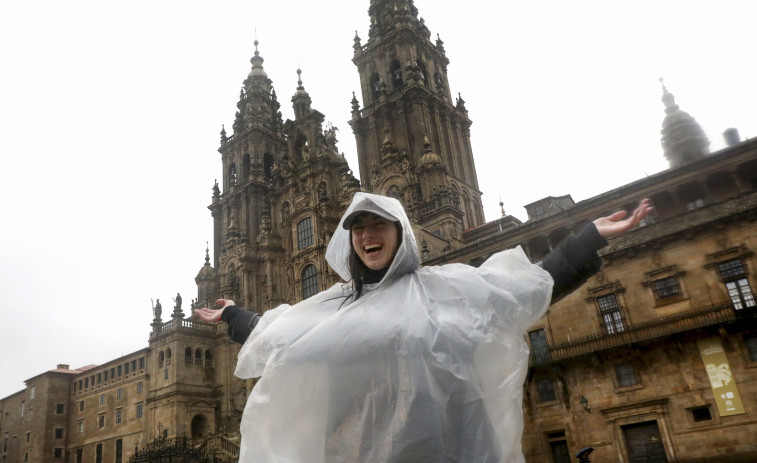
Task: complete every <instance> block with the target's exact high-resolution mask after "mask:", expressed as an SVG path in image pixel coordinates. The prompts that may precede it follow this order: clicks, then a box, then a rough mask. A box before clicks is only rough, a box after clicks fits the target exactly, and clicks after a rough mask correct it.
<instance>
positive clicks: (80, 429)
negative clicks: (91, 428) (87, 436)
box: [76, 420, 84, 434]
mask: <svg viewBox="0 0 757 463" xmlns="http://www.w3.org/2000/svg"><path fill="white" fill-rule="evenodd" d="M76 432H77V433H78V434H83V433H84V420H82V421H79V423H77V424H76Z"/></svg>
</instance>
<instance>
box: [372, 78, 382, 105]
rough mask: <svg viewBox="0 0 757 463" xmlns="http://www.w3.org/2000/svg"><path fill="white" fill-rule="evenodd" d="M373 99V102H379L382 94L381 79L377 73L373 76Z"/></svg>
mask: <svg viewBox="0 0 757 463" xmlns="http://www.w3.org/2000/svg"><path fill="white" fill-rule="evenodd" d="M370 85H371V97H372V98H373V101H378V99H379V95H380V94H381V77H379V75H378V73H377V72H374V73H373V75H372V76H371V81H370Z"/></svg>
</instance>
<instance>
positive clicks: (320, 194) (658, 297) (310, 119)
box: [0, 0, 757, 463]
mask: <svg viewBox="0 0 757 463" xmlns="http://www.w3.org/2000/svg"><path fill="white" fill-rule="evenodd" d="M368 13H369V17H370V29H369V32H368V37H367V39H366V40H365V41H363V39H361V38H360V37H358V36H357V35H356V36H355V38H354V43H353V50H354V54H353V63H354V64H355V66H356V67H357V72H358V74H359V77H360V84H361V91H360V94H359V95H353V98H352V107H351V119H350V121H349V124H350V126H351V128H352V132H353V134H354V136H355V143H356V146H357V155H358V166H357V168H358V172H359V180H358V176H356V175H355V172H354V171H353V170H352V167H351V166H349V165H348V163H347V161H346V160H345V158H344V155H343V154H341V153H340V151H339V148H338V144H337V143H338V142H337V138H336V130H335V128H334V127H332V126H329V125H324V121H325V119H326V118H325V116H324V115H323V114H322V113H321V112H319V111H318V110H317V109H316V108H313V107H312V104H311V103H312V101H311V98H310V95H309V93H308V92H307V91H306V90H305V85H304V84H303V82H302V79H301V75H300V71H299V70H298V75H300V79H299V81H298V85H297V87H296V89H294V93H293V95H292V96H291V99H290V101H289V103H287V104H291V105H292V108H293V110H294V120H283V118H282V115H281V112H280V106H281V104H280V102H279V99H278V95H277V93H276V91H275V90H274V85H273V82H272V81H271V79H269V78H268V75H267V74H266V71H265V67H264V59H263V56H262V55H261V52H260V51H259V47H260V44H259V43H258V42H257V41H255V43H254V50H253V56H252V59H251V60H250V61H251V68H250V71H249V74H248V75H247V77H246V78H245V79H244V81H243V87H242V89H241V92H240V95H239V100H238V103H237V108H236V114H235V119H234V123H233V126H232V127H230V128H229V129H230V130H229V132H227V130H226V128H225V127H224V128H223V129H222V130H221V133H220V146H219V149H218V151H219V153H220V155H221V156H220V160H221V165H222V172H223V176H222V179H221V181H220V183H219V182H217V183H216V184H215V185H214V186H213V190H212V191H213V193H212V197H211V198H210V205H209V206H208V208H209V209H210V216H211V217H212V221H213V230H214V237H213V246H212V249H213V252H212V255H211V252H210V249H207V250H206V255H205V263H204V265H203V266H202V267H201V268H200V270H199V273H198V274H197V277H196V279H195V281H196V283H197V295H196V298H193V299H192V301H191V302H190V304H188V305H189V306H190V307H188V308H186V309H185V308H184V307H183V303H182V299H181V296H180V295H177V296H176V298H175V299H174V305H173V307H167V308H166V310H163V307H162V305H161V304H160V302H158V304H156V306H155V308H154V318H153V320H152V323H151V325H150V326H149V327H146V329H148V328H149V330H150V337H149V344H148V346H146V347H145V348H144V349H141V350H139V351H137V352H133V353H131V354H128V355H125V356H123V357H119V358H116V359H113V360H112V361H110V362H108V363H105V364H102V365H87V366H82V367H77V368H71V367H70V366H69V365H64V364H61V365H58V366H57V368H55V369H53V370H49V371H46V372H42V373H40V374H39V375H37V376H35V377H33V378H29V379H26V380H25V388H24V389H23V390H21V391H19V392H18V393H16V394H13V395H10V396H8V397H5V398H2V399H0V439H2V440H3V446H2V449H0V450H1V451H0V461H1V462H2V463H17V462H26V461H30V462H53V463H54V462H57V461H60V462H75V463H83V462H96V463H101V462H113V461H115V462H117V463H121V462H126V461H130V462H149V461H186V462H190V461H197V462H203V461H207V462H211V461H212V462H233V461H236V460H237V457H238V453H239V441H240V435H239V423H240V419H241V415H242V410H243V408H244V405H245V402H246V398H247V396H248V394H249V392H250V390H251V389H252V388H253V387H254V386H255V384H254V381H253V380H240V379H238V378H235V377H234V375H233V372H234V367H235V364H236V356H237V353H238V351H239V345H238V344H235V343H233V342H232V341H231V340H230V339H229V337H228V335H227V333H226V327H225V325H224V324H219V325H210V324H207V323H203V322H201V321H199V320H198V319H196V318H195V317H193V316H191V315H192V309H193V308H195V307H199V306H205V307H212V306H213V304H214V301H215V300H216V299H217V298H219V297H223V298H227V299H233V300H235V301H236V302H237V304H238V305H239V306H241V307H246V308H250V309H252V310H255V311H258V312H265V311H266V310H269V309H271V308H274V307H276V306H278V305H280V304H283V303H290V304H291V303H295V302H298V301H300V300H303V299H305V298H308V297H310V296H312V295H314V294H316V293H317V292H319V291H321V290H323V289H325V288H327V287H329V286H331V285H333V284H335V283H338V282H340V281H341V280H340V279H339V277H338V276H337V275H336V274H335V273H334V272H333V271H332V270H331V269H330V268H329V267H328V265H327V264H326V261H325V251H326V246H327V244H328V242H329V239H330V237H331V235H332V233H333V231H334V230H335V228H336V227H337V225H338V223H339V220H340V218H341V215H342V213H343V212H344V210H345V209H346V207H347V205H348V204H349V203H350V201H351V199H352V196H353V194H354V193H355V192H357V191H368V192H373V193H378V194H382V195H387V196H392V197H395V198H397V199H398V200H399V201H400V202H401V203H402V204H403V205H404V207H405V209H406V211H407V213H408V216H409V217H410V219H411V221H412V223H413V232H414V233H415V236H416V239H417V242H418V245H419V248H420V249H419V251H420V256H421V261H422V263H423V265H441V264H445V263H453V262H455V263H464V264H468V265H472V266H478V265H480V264H481V263H482V262H484V261H485V260H486V259H487V258H488V257H489V256H491V255H492V254H493V253H495V252H497V251H500V250H504V249H510V248H514V247H516V246H521V247H522V248H523V249H524V251H525V252H526V254H527V255H528V257H529V258H530V259H531V260H532V261H533V262H537V261H540V260H541V259H542V258H543V257H544V256H545V255H546V254H548V253H549V252H550V251H551V250H552V249H553V248H554V247H555V246H556V245H557V244H558V243H560V242H561V240H562V239H563V238H565V237H566V236H567V235H569V234H570V233H572V232H576V231H578V230H579V229H580V228H581V227H582V226H583V225H585V224H586V223H587V222H589V221H591V220H593V219H594V218H596V217H600V216H604V215H608V214H609V213H612V212H614V211H617V210H621V209H624V210H627V211H630V210H633V208H634V207H635V206H636V204H637V203H638V201H639V199H641V198H645V197H648V198H650V199H651V200H652V203H653V205H654V207H655V210H654V212H653V214H652V215H651V216H649V217H647V218H646V219H645V220H644V222H643V223H642V224H641V225H640V226H639V227H637V228H636V229H634V230H631V231H630V232H628V233H626V234H624V235H622V236H621V237H617V238H613V239H610V240H609V245H608V246H607V247H605V248H604V249H602V250H601V251H600V256H601V257H602V260H603V268H602V270H601V272H600V273H599V274H597V275H596V276H594V277H592V278H591V279H590V280H589V281H588V282H587V283H586V284H584V285H583V286H581V287H580V288H578V289H577V290H576V291H574V292H573V293H572V294H570V295H569V296H567V297H565V298H564V299H562V300H560V301H559V302H557V303H556V304H554V305H553V306H552V307H551V308H550V310H549V311H548V313H547V314H546V315H545V316H544V317H543V318H542V319H541V320H539V321H538V322H537V324H536V325H534V326H533V327H532V328H531V329H530V330H529V332H528V333H527V341H528V343H529V345H530V348H531V360H530V367H529V374H528V379H527V381H526V383H525V384H524V385H523V387H524V402H523V410H524V416H525V432H524V435H523V439H522V446H523V452H524V455H525V459H526V461H527V462H529V463H567V462H572V461H576V455H577V454H578V453H579V452H580V451H582V450H583V453H584V454H591V455H590V458H592V459H594V460H595V461H601V462H617V463H620V462H623V463H627V462H631V463H636V462H691V463H694V462H701V463H704V462H719V463H736V462H753V461H757V445H756V444H755V443H754V436H755V435H757V302H756V301H755V297H754V288H753V287H754V286H755V285H757V278H755V272H757V262H755V259H754V250H755V249H757V140H743V141H742V140H741V139H740V137H739V135H738V132H737V131H736V130H735V129H729V130H727V131H726V133H724V136H725V137H726V141H727V147H726V148H724V149H722V150H720V151H717V152H711V151H710V149H709V140H708V139H707V137H706V135H705V134H704V131H703V130H702V128H701V127H700V125H699V124H698V123H697V121H696V120H695V118H694V117H692V116H691V115H690V114H688V113H687V112H685V111H683V110H682V109H681V108H680V107H679V106H678V104H677V103H676V101H675V97H674V95H673V93H671V92H670V91H669V90H668V89H667V88H665V87H664V86H663V87H662V106H661V121H662V125H661V146H662V151H663V154H664V156H665V158H666V159H667V161H668V162H669V168H668V169H667V170H664V171H662V172H659V173H657V174H654V175H651V176H648V177H645V178H643V179H639V180H637V181H635V182H632V183H629V184H627V185H618V186H617V188H615V189H613V190H611V191H608V192H606V193H603V194H600V195H597V196H595V197H593V198H589V199H587V200H584V201H580V202H578V203H576V202H575V201H573V199H572V198H571V197H570V195H567V196H562V197H551V196H550V197H545V198H543V199H541V200H539V201H536V202H534V203H531V204H528V205H526V206H525V207H526V210H527V212H528V220H526V221H525V222H523V221H521V220H519V219H517V218H515V217H513V216H509V215H506V214H505V213H504V211H503V213H502V216H501V217H499V218H497V219H495V220H493V221H490V222H486V221H485V220H484V213H483V208H482V203H481V191H480V190H479V187H478V180H477V175H476V168H475V162H474V153H473V152H472V149H471V142H470V131H469V128H470V126H471V124H472V122H471V120H470V119H469V117H468V112H467V110H466V107H465V102H464V101H463V99H462V98H461V97H460V96H459V95H458V96H457V97H454V96H453V95H451V93H450V87H449V83H448V81H447V65H448V64H449V60H448V58H447V56H446V54H445V49H444V44H443V42H442V41H441V40H440V39H438V38H437V39H436V40H433V39H432V38H431V32H430V30H429V29H428V27H427V26H426V25H425V23H424V21H423V20H422V19H421V18H419V14H418V10H417V8H416V7H415V6H414V5H413V1H412V0H372V1H371V2H370V7H369V10H368ZM311 90H313V91H317V89H311ZM229 109H230V111H231V110H232V109H231V108H229ZM663 110H664V113H663ZM185 310H186V313H185ZM169 457H170V458H172V459H171V460H169V459H168V458H169Z"/></svg>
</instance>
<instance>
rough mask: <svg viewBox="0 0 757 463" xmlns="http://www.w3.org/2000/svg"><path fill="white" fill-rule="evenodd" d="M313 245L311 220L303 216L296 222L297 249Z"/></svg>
mask: <svg viewBox="0 0 757 463" xmlns="http://www.w3.org/2000/svg"><path fill="white" fill-rule="evenodd" d="M312 245H313V221H312V220H311V218H310V217H305V218H304V219H302V220H300V221H299V222H298V223H297V249H300V250H302V249H305V248H307V247H309V246H312Z"/></svg>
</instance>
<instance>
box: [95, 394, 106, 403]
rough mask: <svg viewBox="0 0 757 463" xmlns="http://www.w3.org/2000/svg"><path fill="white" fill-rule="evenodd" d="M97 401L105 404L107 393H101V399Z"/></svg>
mask: <svg viewBox="0 0 757 463" xmlns="http://www.w3.org/2000/svg"><path fill="white" fill-rule="evenodd" d="M97 403H98V404H100V405H104V404H105V394H100V400H99V401H98V402H97Z"/></svg>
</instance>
